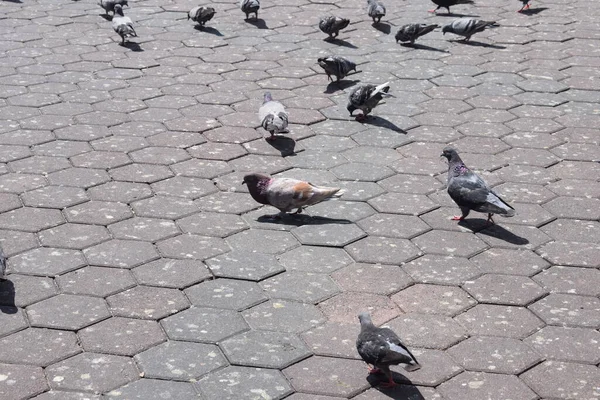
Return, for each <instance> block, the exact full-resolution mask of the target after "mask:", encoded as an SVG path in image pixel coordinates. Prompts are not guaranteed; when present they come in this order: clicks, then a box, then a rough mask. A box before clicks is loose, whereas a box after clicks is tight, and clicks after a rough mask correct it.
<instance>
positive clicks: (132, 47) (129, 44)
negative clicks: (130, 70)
mask: <svg viewBox="0 0 600 400" xmlns="http://www.w3.org/2000/svg"><path fill="white" fill-rule="evenodd" d="M119 46H121V47H126V48H128V49H129V50H131V51H135V52H138V51H144V49H142V48H141V47H140V45H139V44H137V43H136V42H125V43H119Z"/></svg>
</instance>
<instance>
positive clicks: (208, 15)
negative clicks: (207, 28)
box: [188, 6, 217, 27]
mask: <svg viewBox="0 0 600 400" xmlns="http://www.w3.org/2000/svg"><path fill="white" fill-rule="evenodd" d="M216 13H217V12H216V11H215V9H214V8H212V7H204V6H198V7H194V8H192V9H191V10H190V11H189V12H188V21H189V20H190V19H191V20H192V21H194V22H196V23H197V24H198V25H200V26H201V27H203V26H204V24H206V23H207V22H208V21H210V20H211V19H212V17H214V16H215V14H216Z"/></svg>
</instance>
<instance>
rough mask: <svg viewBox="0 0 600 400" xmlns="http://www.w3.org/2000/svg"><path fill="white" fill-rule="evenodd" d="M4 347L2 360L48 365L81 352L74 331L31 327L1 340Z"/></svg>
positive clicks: (41, 365)
mask: <svg viewBox="0 0 600 400" xmlns="http://www.w3.org/2000/svg"><path fill="white" fill-rule="evenodd" d="M0 345H1V346H2V347H3V348H4V351H3V352H2V355H0V361H2V362H6V363H10V364H29V365H37V366H40V367H46V366H48V365H50V364H54V363H55V362H57V361H61V360H63V359H65V358H69V357H71V356H73V355H75V354H77V353H79V352H81V349H80V347H79V346H78V343H77V336H76V335H75V334H74V333H73V332H68V331H59V330H51V329H38V328H29V329H25V330H22V331H20V332H17V333H14V334H12V335H10V336H6V337H4V338H2V339H1V340H0Z"/></svg>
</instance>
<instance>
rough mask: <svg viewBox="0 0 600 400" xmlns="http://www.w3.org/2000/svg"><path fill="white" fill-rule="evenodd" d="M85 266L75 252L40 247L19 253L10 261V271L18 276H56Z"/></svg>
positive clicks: (83, 261)
mask: <svg viewBox="0 0 600 400" xmlns="http://www.w3.org/2000/svg"><path fill="white" fill-rule="evenodd" d="M85 264H86V262H85V259H84V258H83V255H82V254H81V252H79V251H76V250H66V249H54V248H48V247H41V248H37V249H34V250H31V251H28V252H26V253H21V254H19V255H17V256H14V257H12V258H11V259H10V263H9V265H10V270H11V271H12V272H16V273H19V274H26V275H40V276H56V275H60V274H64V273H65V272H69V271H72V270H75V269H77V268H80V267H83V266H84V265H85Z"/></svg>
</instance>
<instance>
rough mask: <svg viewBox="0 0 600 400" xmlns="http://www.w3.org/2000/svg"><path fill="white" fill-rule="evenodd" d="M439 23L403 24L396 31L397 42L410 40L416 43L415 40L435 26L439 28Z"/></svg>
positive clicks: (411, 42)
mask: <svg viewBox="0 0 600 400" xmlns="http://www.w3.org/2000/svg"><path fill="white" fill-rule="evenodd" d="M439 27H440V26H439V25H437V24H432V25H425V24H406V25H402V26H401V27H400V29H398V32H397V33H396V43H398V42H410V44H414V43H415V40H417V39H418V38H420V37H421V36H424V35H427V34H428V33H429V32H431V31H433V30H434V29H435V28H439Z"/></svg>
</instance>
